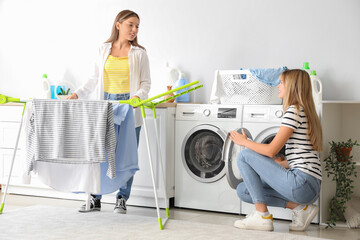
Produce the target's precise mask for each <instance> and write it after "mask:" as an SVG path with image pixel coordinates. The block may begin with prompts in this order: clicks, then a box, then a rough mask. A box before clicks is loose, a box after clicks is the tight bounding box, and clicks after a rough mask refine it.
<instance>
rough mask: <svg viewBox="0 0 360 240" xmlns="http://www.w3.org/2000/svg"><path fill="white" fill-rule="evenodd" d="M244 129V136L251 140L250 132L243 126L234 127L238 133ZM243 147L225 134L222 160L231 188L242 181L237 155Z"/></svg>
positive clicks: (234, 187)
mask: <svg viewBox="0 0 360 240" xmlns="http://www.w3.org/2000/svg"><path fill="white" fill-rule="evenodd" d="M242 129H244V131H245V134H246V136H247V137H248V139H250V140H251V141H252V140H253V138H252V136H251V134H250V132H249V131H248V130H247V129H245V128H239V129H236V131H237V132H238V133H241V134H242V132H241V130H242ZM243 149H245V147H244V146H239V145H237V144H235V143H234V142H233V141H231V139H230V137H229V135H228V136H227V138H226V140H225V144H224V150H223V160H224V162H225V169H226V178H227V180H228V182H229V185H230V187H231V188H233V189H236V187H237V186H238V185H239V183H241V182H242V181H243V179H242V177H241V174H240V171H239V168H238V166H237V162H236V159H237V156H238V155H239V152H240V151H241V150H243Z"/></svg>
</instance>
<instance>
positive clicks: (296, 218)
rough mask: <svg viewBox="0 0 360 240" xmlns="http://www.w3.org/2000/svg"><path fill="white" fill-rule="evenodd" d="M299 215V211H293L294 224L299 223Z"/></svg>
mask: <svg viewBox="0 0 360 240" xmlns="http://www.w3.org/2000/svg"><path fill="white" fill-rule="evenodd" d="M297 216H298V212H297V211H293V212H292V221H293V223H294V224H298V223H299V218H298V217H297Z"/></svg>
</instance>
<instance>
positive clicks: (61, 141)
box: [27, 99, 116, 178]
mask: <svg viewBox="0 0 360 240" xmlns="http://www.w3.org/2000/svg"><path fill="white" fill-rule="evenodd" d="M27 138H28V139H27V166H28V172H30V171H31V170H33V168H34V164H36V162H39V161H41V162H51V163H63V164H94V163H102V162H105V161H106V158H105V152H104V149H105V150H106V155H107V159H108V162H109V164H108V169H107V176H109V177H110V178H114V177H115V144H116V140H115V129H114V119H113V109H112V104H111V103H109V102H101V101H89V100H86V101H85V100H77V101H68V100H44V99H34V100H33V104H32V114H31V116H30V123H29V128H28V135H27Z"/></svg>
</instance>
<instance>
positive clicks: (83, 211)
mask: <svg viewBox="0 0 360 240" xmlns="http://www.w3.org/2000/svg"><path fill="white" fill-rule="evenodd" d="M78 211H79V212H81V213H88V212H95V211H101V208H93V209H89V210H85V209H79V210H78Z"/></svg>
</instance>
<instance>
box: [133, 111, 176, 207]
mask: <svg viewBox="0 0 360 240" xmlns="http://www.w3.org/2000/svg"><path fill="white" fill-rule="evenodd" d="M168 113H169V114H170V112H168V109H157V120H156V121H157V124H158V125H157V126H158V136H159V138H160V143H159V144H160V147H161V157H162V164H163V168H164V178H165V180H164V181H165V183H166V185H171V183H173V181H172V180H171V179H169V178H170V177H171V176H169V174H167V173H169V172H171V169H169V167H170V166H173V164H171V161H173V156H171V154H170V155H169V152H171V149H170V148H169V147H171V146H169V144H173V141H172V140H171V139H168V138H169V136H170V137H171V136H172V137H173V136H174V135H173V134H168V133H169V131H170V132H173V131H174V128H173V127H172V126H170V125H171V124H169V121H171V117H172V118H174V117H173V116H170V117H169V118H167V117H168V116H167V114H168ZM146 116H147V118H146V124H147V130H148V137H149V142H150V151H151V157H152V164H153V169H154V178H155V184H156V189H157V194H158V198H159V205H160V206H161V207H164V201H163V200H164V186H163V176H162V174H161V173H162V172H161V165H160V162H159V161H160V154H159V152H158V146H157V144H158V142H157V139H156V133H155V126H154V124H155V122H154V119H153V115H152V112H151V111H146ZM138 154H139V168H140V170H139V171H138V172H137V173H136V174H135V177H134V182H133V186H132V190H131V197H130V198H129V201H128V202H129V204H133V205H140V206H151V207H154V206H155V204H154V191H153V183H152V178H151V170H150V163H149V155H148V150H147V145H146V138H145V127H144V125H143V126H142V127H141V132H140V142H139V148H138ZM167 158H169V159H167ZM169 189H170V190H169V191H167V193H168V194H167V195H168V196H167V197H168V198H169V197H173V194H171V190H172V189H171V187H169Z"/></svg>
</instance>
